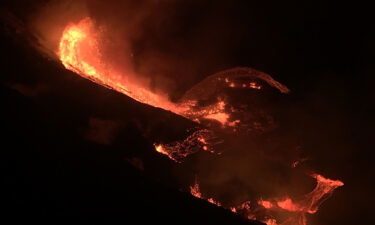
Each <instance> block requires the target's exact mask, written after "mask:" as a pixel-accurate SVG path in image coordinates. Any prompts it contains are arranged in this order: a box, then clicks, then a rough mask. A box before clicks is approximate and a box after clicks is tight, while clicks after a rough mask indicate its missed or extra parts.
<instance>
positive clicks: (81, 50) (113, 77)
mask: <svg viewBox="0 0 375 225" xmlns="http://www.w3.org/2000/svg"><path fill="white" fill-rule="evenodd" d="M99 36H100V32H99V31H98V29H96V28H95V26H94V23H93V22H92V20H91V19H90V18H85V19H83V20H81V21H80V22H78V23H77V24H69V25H68V26H67V27H66V28H65V30H64V31H63V35H62V38H61V40H60V43H59V49H58V53H57V54H58V56H59V58H60V60H61V62H62V63H63V65H64V66H65V68H67V69H69V70H71V71H73V72H75V73H77V74H79V75H81V76H82V77H84V78H87V79H89V80H92V81H93V82H96V83H98V84H100V85H103V86H105V87H107V88H111V89H114V90H116V91H118V92H120V93H123V94H125V95H127V96H129V97H131V98H133V99H135V100H137V101H139V102H141V103H145V104H148V105H151V106H154V107H159V108H163V109H165V110H168V111H172V112H174V113H176V114H178V115H181V116H183V117H186V118H188V119H190V120H193V121H195V122H198V123H200V122H201V121H203V120H211V121H216V122H217V123H219V124H220V125H221V126H222V128H231V129H232V130H231V131H233V132H234V131H236V130H237V129H239V127H240V125H241V126H242V127H243V126H244V125H243V123H242V121H241V120H240V119H235V118H232V114H234V113H235V110H234V109H233V108H229V107H227V102H226V101H225V99H219V98H218V99H217V101H216V102H214V103H211V104H209V105H205V106H197V100H196V99H197V96H199V97H201V96H205V95H208V94H210V93H213V90H210V88H206V87H204V88H202V84H201V83H203V84H208V87H216V86H219V85H225V86H226V87H230V88H250V89H254V90H259V89H261V88H262V86H261V85H259V84H258V83H256V82H248V83H246V82H240V83H238V82H236V79H235V78H236V77H238V76H247V77H255V78H259V79H262V80H264V81H266V82H267V83H268V84H269V85H271V86H273V87H275V88H277V89H278V90H279V91H280V92H282V93H287V92H288V91H289V90H288V89H287V88H286V87H285V86H283V85H282V84H280V83H278V82H277V81H275V80H273V79H272V77H270V76H269V75H267V74H264V73H261V72H256V73H254V71H253V70H250V69H248V68H237V69H233V70H228V71H223V72H221V73H218V74H215V75H212V76H210V77H208V78H206V80H203V81H202V82H201V83H200V84H198V85H196V86H194V87H193V88H192V89H191V90H190V91H188V92H187V93H186V94H185V95H184V96H183V97H182V99H181V100H180V101H179V102H178V103H174V102H171V101H170V100H168V98H167V97H165V96H162V95H160V94H156V93H154V92H152V91H151V90H150V89H149V88H147V87H146V85H142V84H141V83H140V82H136V81H134V79H131V78H130V77H135V76H134V74H122V73H120V72H118V71H116V70H114V69H112V68H110V66H109V65H108V64H107V63H106V62H104V61H103V60H102V57H101V54H100V48H99V47H100V46H99V41H98V40H100V38H99ZM211 89H212V88H211ZM202 90H204V92H202ZM213 136H214V135H213V132H212V131H211V130H209V129H201V130H198V131H196V132H194V133H193V134H191V135H190V136H189V137H188V138H187V139H186V140H184V141H181V142H176V143H172V144H167V145H163V144H155V150H156V151H157V152H159V153H161V154H165V155H167V156H168V157H169V158H171V159H173V160H175V161H177V162H178V161H180V160H182V159H183V158H184V157H186V156H187V155H189V154H192V153H194V152H196V151H197V149H198V150H205V151H210V152H213V150H212V148H211V146H210V143H209V142H210V138H212V137H213ZM191 146H198V148H196V147H195V148H191ZM311 176H312V177H313V178H314V179H315V180H316V182H317V185H316V187H315V189H314V190H313V191H311V192H310V193H308V194H306V195H305V196H304V197H303V198H302V200H298V201H296V200H293V199H291V198H290V197H283V198H280V199H268V200H262V199H259V201H258V202H257V203H256V204H255V205H256V206H255V208H254V204H250V202H245V203H243V204H242V205H240V206H234V207H230V208H229V209H230V210H232V211H233V212H235V213H240V214H241V215H244V216H246V217H247V218H249V219H258V220H260V221H263V222H265V223H267V224H268V225H306V214H307V213H308V214H314V213H315V212H317V210H318V207H319V205H320V204H321V203H322V202H323V201H324V200H325V199H326V198H327V197H328V196H329V195H330V194H331V193H332V192H333V190H334V189H336V188H337V187H340V186H342V185H343V183H342V182H341V181H339V180H330V179H327V178H324V177H323V176H321V175H318V174H313V175H311ZM191 194H192V195H193V196H195V197H197V198H202V199H206V200H207V201H209V202H210V203H212V204H215V205H218V206H221V204H220V203H219V202H218V201H216V200H214V199H212V198H204V197H203V196H202V194H201V192H200V190H199V185H198V183H196V184H194V186H192V187H191ZM258 208H263V209H265V210H266V211H268V212H269V214H270V215H271V214H272V212H274V211H277V212H288V213H291V215H292V216H290V217H289V218H288V219H287V220H285V221H282V222H281V223H280V222H279V221H277V220H276V219H275V218H273V217H271V216H268V217H264V218H259V217H258V216H257V213H256V212H257V209H258Z"/></svg>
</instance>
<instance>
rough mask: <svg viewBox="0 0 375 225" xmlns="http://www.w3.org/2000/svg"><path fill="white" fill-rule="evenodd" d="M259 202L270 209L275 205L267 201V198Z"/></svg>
mask: <svg viewBox="0 0 375 225" xmlns="http://www.w3.org/2000/svg"><path fill="white" fill-rule="evenodd" d="M258 204H259V205H261V206H263V207H264V208H266V209H270V208H272V207H273V204H272V203H271V202H270V201H265V200H259V201H258Z"/></svg>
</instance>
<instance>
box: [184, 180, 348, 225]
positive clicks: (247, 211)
mask: <svg viewBox="0 0 375 225" xmlns="http://www.w3.org/2000/svg"><path fill="white" fill-rule="evenodd" d="M311 177H313V178H314V179H315V180H316V182H317V185H316V187H315V188H314V190H313V191H311V192H310V193H308V194H306V195H304V196H303V198H301V199H300V200H298V201H294V200H293V199H291V198H290V197H288V196H286V197H284V198H282V199H270V200H263V199H260V200H258V202H257V204H255V205H252V204H251V203H250V202H249V201H246V202H244V203H242V204H241V205H239V206H230V207H228V209H229V210H231V211H232V212H234V213H240V214H242V215H244V216H245V217H246V218H248V219H256V220H259V221H262V222H264V223H266V224H267V225H307V219H306V214H307V213H309V214H314V213H316V212H317V211H318V207H319V205H320V204H322V203H323V201H324V200H326V199H327V197H329V196H330V195H331V194H332V192H333V191H334V190H335V189H336V188H338V187H340V186H343V185H344V183H343V182H341V181H339V180H331V179H327V178H325V177H323V176H322V175H319V174H312V175H311ZM190 193H191V194H192V195H193V196H194V197H197V198H201V199H206V200H207V201H208V202H210V203H212V204H215V205H217V206H222V204H221V203H220V202H218V201H215V200H214V199H212V198H204V197H203V194H202V193H201V191H200V187H199V184H198V182H197V181H195V184H194V185H193V186H191V187H190ZM261 208H263V209H264V210H266V211H267V212H268V213H267V216H266V217H264V216H263V215H262V214H261V213H260V212H262V210H261ZM275 212H278V213H289V216H288V218H287V219H284V220H283V221H278V220H277V219H275V218H270V217H272V215H273V214H274V213H275Z"/></svg>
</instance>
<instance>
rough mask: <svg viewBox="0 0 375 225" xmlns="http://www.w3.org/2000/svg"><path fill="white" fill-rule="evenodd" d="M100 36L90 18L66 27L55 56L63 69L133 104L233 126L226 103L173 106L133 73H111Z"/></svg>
mask: <svg viewBox="0 0 375 225" xmlns="http://www.w3.org/2000/svg"><path fill="white" fill-rule="evenodd" d="M101 35H102V30H100V31H99V29H97V28H96V27H95V24H94V22H93V21H92V20H91V19H90V18H84V19H82V20H81V21H80V22H78V23H77V24H69V25H68V26H67V27H66V28H65V30H64V31H63V34H62V37H61V40H60V43H59V49H58V52H57V55H58V56H59V58H60V60H61V62H62V64H63V65H64V66H65V68H67V69H69V70H71V71H73V72H75V73H77V74H79V75H81V76H82V77H84V78H87V79H90V80H91V81H93V82H96V83H98V84H101V85H103V86H105V87H107V88H110V89H114V90H116V91H118V92H120V93H123V94H125V95H127V96H129V97H131V98H133V99H135V100H136V101H139V102H141V103H144V104H148V105H151V106H154V107H159V108H162V109H165V110H168V111H172V112H174V113H176V114H178V115H181V116H183V117H186V118H188V119H190V120H193V121H198V122H199V121H201V119H203V118H205V119H209V120H215V121H217V122H219V123H221V124H222V125H223V126H224V127H225V126H235V125H236V123H234V122H229V118H230V115H229V113H228V112H226V109H225V105H226V103H225V102H224V101H222V100H218V102H217V103H214V104H212V105H209V106H207V107H204V108H203V109H202V108H200V109H197V108H194V106H195V101H184V102H180V103H174V102H171V101H170V100H169V99H168V98H167V97H166V96H163V95H160V94H156V93H154V92H152V91H151V90H150V88H148V87H147V85H145V84H142V83H141V82H139V81H137V79H136V77H137V76H136V75H135V74H133V73H132V72H126V73H125V74H124V73H123V72H120V71H116V70H114V69H113V68H111V65H110V64H108V63H107V62H106V61H105V60H103V59H102V55H101V46H100V41H101Z"/></svg>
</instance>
